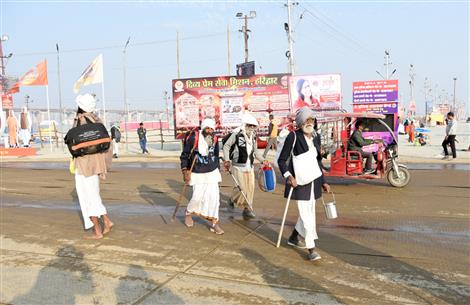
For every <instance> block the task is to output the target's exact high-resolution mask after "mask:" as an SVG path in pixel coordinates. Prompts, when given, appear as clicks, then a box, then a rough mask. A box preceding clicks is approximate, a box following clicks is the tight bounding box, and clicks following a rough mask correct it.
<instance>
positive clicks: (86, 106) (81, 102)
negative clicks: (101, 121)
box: [75, 93, 96, 112]
mask: <svg viewBox="0 0 470 305" xmlns="http://www.w3.org/2000/svg"><path fill="white" fill-rule="evenodd" d="M75 102H76V103H77V105H78V107H80V108H81V109H82V110H83V111H85V112H94V111H95V108H96V99H95V98H94V97H93V95H91V94H89V93H87V94H82V95H78V96H77V98H75Z"/></svg>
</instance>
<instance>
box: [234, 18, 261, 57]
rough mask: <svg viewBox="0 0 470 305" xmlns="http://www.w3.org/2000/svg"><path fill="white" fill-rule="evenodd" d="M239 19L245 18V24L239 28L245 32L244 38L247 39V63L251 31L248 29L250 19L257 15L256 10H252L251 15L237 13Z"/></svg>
mask: <svg viewBox="0 0 470 305" xmlns="http://www.w3.org/2000/svg"><path fill="white" fill-rule="evenodd" d="M235 16H236V17H238V18H239V19H244V20H245V25H244V26H242V29H241V30H238V31H239V32H241V33H243V36H244V40H245V63H247V62H248V38H249V36H248V32H251V31H250V30H249V29H248V19H253V18H255V17H256V12H255V11H250V15H243V13H237V14H236V15H235Z"/></svg>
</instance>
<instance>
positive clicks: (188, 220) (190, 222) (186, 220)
mask: <svg viewBox="0 0 470 305" xmlns="http://www.w3.org/2000/svg"><path fill="white" fill-rule="evenodd" d="M184 224H185V225H186V226H187V227H188V228H191V227H192V226H194V221H193V218H192V217H191V214H189V215H186V217H185V218H184Z"/></svg>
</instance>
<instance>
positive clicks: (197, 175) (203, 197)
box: [180, 118, 224, 235]
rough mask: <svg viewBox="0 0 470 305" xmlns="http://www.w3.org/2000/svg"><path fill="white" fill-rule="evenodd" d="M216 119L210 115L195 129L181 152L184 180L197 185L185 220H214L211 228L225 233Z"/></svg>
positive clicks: (218, 232)
mask: <svg viewBox="0 0 470 305" xmlns="http://www.w3.org/2000/svg"><path fill="white" fill-rule="evenodd" d="M214 131H215V121H214V120H213V119H210V118H207V119H205V120H204V121H202V123H201V129H200V130H196V131H194V132H192V133H191V134H190V135H189V138H188V139H187V141H186V144H185V146H184V148H183V152H182V153H181V156H180V160H181V171H182V172H183V178H184V182H185V183H186V184H188V185H191V186H192V187H193V196H192V197H191V200H190V201H189V203H188V207H187V208H186V216H185V219H184V223H185V224H186V226H187V227H192V226H193V225H194V221H193V219H192V215H197V216H199V217H202V218H205V219H207V220H209V221H211V223H212V224H211V226H210V231H211V232H214V233H215V234H219V235H220V234H224V231H223V230H222V228H221V227H220V225H219V206H220V191H219V182H221V181H222V177H221V175H220V170H219V143H218V141H217V137H216V136H215V134H214Z"/></svg>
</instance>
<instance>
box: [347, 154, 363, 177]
mask: <svg viewBox="0 0 470 305" xmlns="http://www.w3.org/2000/svg"><path fill="white" fill-rule="evenodd" d="M346 165H347V170H346V172H347V174H348V175H351V174H361V173H362V155H361V152H359V151H354V150H348V153H347V159H346Z"/></svg>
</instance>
